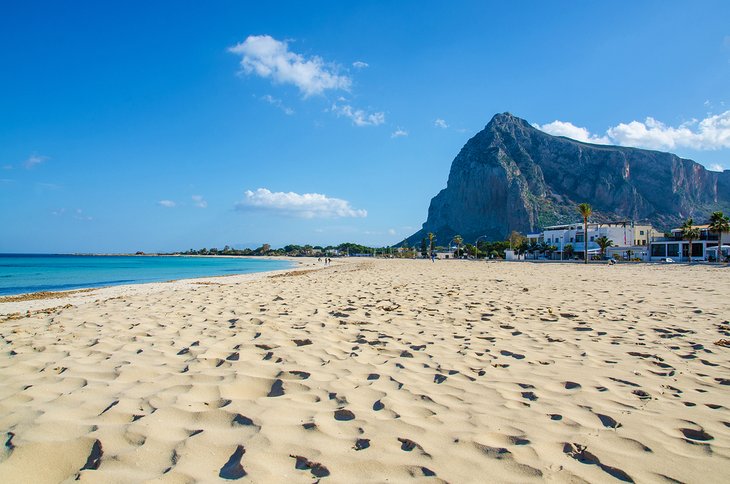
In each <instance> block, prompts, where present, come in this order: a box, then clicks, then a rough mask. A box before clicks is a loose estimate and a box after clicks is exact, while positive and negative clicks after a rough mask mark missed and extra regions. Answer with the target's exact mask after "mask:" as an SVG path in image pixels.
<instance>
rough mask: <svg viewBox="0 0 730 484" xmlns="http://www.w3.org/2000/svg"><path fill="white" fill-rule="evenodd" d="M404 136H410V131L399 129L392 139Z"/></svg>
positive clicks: (392, 135) (394, 132)
mask: <svg viewBox="0 0 730 484" xmlns="http://www.w3.org/2000/svg"><path fill="white" fill-rule="evenodd" d="M403 136H408V131H406V130H405V129H403V128H398V129H396V130H395V131H393V133H392V134H391V135H390V137H391V138H401V137H403Z"/></svg>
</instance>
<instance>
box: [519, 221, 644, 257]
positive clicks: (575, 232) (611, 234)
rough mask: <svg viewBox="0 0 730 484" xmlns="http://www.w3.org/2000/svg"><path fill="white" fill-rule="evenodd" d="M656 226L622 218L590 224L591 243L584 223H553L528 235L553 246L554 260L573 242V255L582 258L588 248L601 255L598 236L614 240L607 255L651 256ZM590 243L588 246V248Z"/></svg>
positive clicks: (534, 240) (530, 240)
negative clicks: (586, 234)
mask: <svg viewBox="0 0 730 484" xmlns="http://www.w3.org/2000/svg"><path fill="white" fill-rule="evenodd" d="M653 232H654V229H653V228H652V226H651V225H648V224H640V223H636V222H633V221H628V220H622V221H617V222H608V223H590V222H589V223H588V243H587V244H586V243H585V241H584V240H583V238H584V232H583V222H577V223H573V224H566V225H552V226H550V227H545V229H544V230H543V231H542V232H538V233H534V234H527V239H528V241H529V242H534V243H538V244H540V243H545V244H546V245H548V246H554V247H556V249H557V250H555V251H554V252H552V254H551V257H550V258H552V259H561V258H563V257H564V249H565V246H566V245H568V244H570V245H571V246H572V247H573V254H574V256H576V257H579V258H582V257H583V254H584V252H585V250H586V249H587V250H588V254H589V255H591V254H598V253H599V252H600V251H601V248H600V247H599V246H598V244H597V243H596V242H595V240H596V239H597V238H599V237H602V236H605V237H606V238H608V239H609V240H611V241H612V242H613V246H612V247H610V248H609V249H608V250H607V251H606V254H607V256H608V257H613V256H614V255H615V254H618V255H619V256H621V257H623V258H635V257H638V258H640V259H648V257H649V243H650V241H651V237H652V235H653ZM586 245H587V247H586Z"/></svg>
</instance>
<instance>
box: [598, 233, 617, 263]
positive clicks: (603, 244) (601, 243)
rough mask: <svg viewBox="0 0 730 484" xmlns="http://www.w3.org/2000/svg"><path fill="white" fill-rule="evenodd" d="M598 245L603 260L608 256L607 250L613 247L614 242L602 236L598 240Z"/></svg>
mask: <svg viewBox="0 0 730 484" xmlns="http://www.w3.org/2000/svg"><path fill="white" fill-rule="evenodd" d="M596 244H598V247H600V248H601V259H603V257H604V256H605V255H606V249H608V248H609V247H612V246H613V240H611V239H609V238H608V237H606V236H605V235H601V236H600V237H598V238H597V239H596Z"/></svg>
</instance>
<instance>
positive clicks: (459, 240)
mask: <svg viewBox="0 0 730 484" xmlns="http://www.w3.org/2000/svg"><path fill="white" fill-rule="evenodd" d="M463 242H464V239H463V238H462V237H461V235H455V236H454V243H456V257H457V258H458V257H459V255H460V254H459V253H460V249H461V244H462V243H463Z"/></svg>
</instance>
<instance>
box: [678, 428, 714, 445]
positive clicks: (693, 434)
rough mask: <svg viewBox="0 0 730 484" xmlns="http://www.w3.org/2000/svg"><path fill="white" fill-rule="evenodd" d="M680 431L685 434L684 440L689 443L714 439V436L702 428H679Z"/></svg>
mask: <svg viewBox="0 0 730 484" xmlns="http://www.w3.org/2000/svg"><path fill="white" fill-rule="evenodd" d="M679 431H680V432H682V434H683V435H684V436H685V440H686V441H687V442H689V443H692V444H693V443H697V442H701V443H705V442H707V441H710V440H714V437H713V436H712V435H710V434H708V433H707V432H705V431H704V430H702V429H700V430H695V429H686V428H683V429H679Z"/></svg>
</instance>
